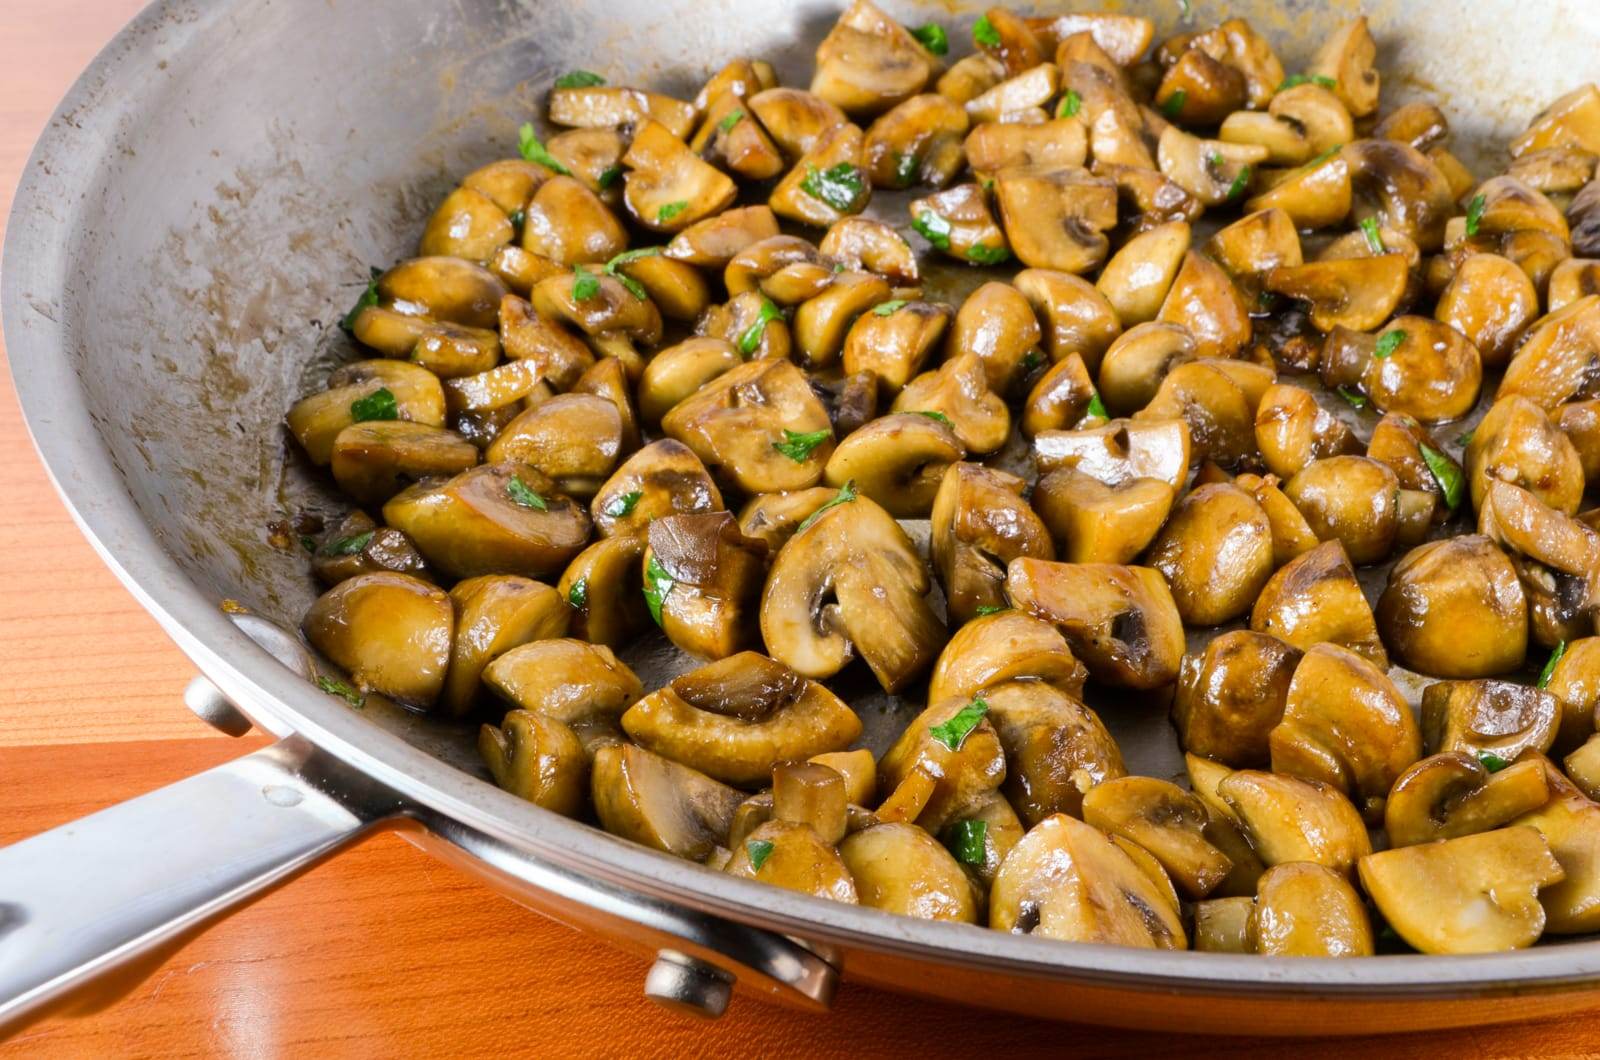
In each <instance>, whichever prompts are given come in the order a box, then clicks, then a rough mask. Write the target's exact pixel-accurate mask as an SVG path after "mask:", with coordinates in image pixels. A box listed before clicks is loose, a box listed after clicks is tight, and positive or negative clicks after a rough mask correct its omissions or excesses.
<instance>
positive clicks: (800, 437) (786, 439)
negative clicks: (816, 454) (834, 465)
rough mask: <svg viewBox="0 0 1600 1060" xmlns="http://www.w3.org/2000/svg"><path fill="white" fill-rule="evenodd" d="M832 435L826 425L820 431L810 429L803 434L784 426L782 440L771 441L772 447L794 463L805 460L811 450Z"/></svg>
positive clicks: (801, 462)
mask: <svg viewBox="0 0 1600 1060" xmlns="http://www.w3.org/2000/svg"><path fill="white" fill-rule="evenodd" d="M832 437H833V430H832V429H831V428H828V427H824V428H823V429H822V430H820V431H810V432H807V433H804V434H802V433H801V432H799V431H791V430H790V429H789V428H787V427H785V428H784V429H783V441H781V442H773V443H772V448H774V449H776V450H777V451H778V452H780V453H782V454H783V455H784V456H786V457H788V458H789V459H790V460H793V461H794V462H795V463H797V464H803V463H805V462H806V458H807V457H809V456H810V455H811V450H813V449H815V448H816V447H817V446H819V445H821V444H822V443H823V442H826V441H828V440H829V439H830V438H832Z"/></svg>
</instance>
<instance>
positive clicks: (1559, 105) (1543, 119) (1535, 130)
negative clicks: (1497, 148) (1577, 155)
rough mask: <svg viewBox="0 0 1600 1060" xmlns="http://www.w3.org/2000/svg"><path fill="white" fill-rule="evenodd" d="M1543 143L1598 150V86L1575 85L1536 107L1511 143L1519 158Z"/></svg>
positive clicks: (1512, 150) (1537, 148) (1599, 127)
mask: <svg viewBox="0 0 1600 1060" xmlns="http://www.w3.org/2000/svg"><path fill="white" fill-rule="evenodd" d="M1546 147H1577V148H1581V149H1583V150H1585V151H1589V152H1591V153H1595V154H1600V88H1597V87H1596V86H1595V85H1594V84H1587V85H1584V86H1582V87H1581V88H1575V89H1573V90H1572V91H1571V92H1568V93H1567V94H1566V95H1564V96H1562V97H1561V98H1560V99H1557V100H1556V101H1555V102H1554V103H1552V104H1550V105H1549V106H1548V107H1546V108H1545V109H1544V110H1542V111H1540V112H1539V114H1538V116H1536V117H1535V118H1534V119H1533V121H1531V122H1529V123H1528V129H1527V131H1526V132H1524V133H1523V134H1522V135H1521V136H1519V137H1518V138H1517V139H1516V140H1514V141H1512V144H1511V155H1512V157H1513V158H1520V157H1522V156H1523V155H1525V154H1527V153H1528V152H1530V151H1537V150H1541V149H1543V148H1546Z"/></svg>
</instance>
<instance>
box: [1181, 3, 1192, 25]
mask: <svg viewBox="0 0 1600 1060" xmlns="http://www.w3.org/2000/svg"><path fill="white" fill-rule="evenodd" d="M1178 17H1179V18H1180V19H1182V20H1183V21H1185V22H1187V21H1189V20H1190V19H1191V18H1193V17H1194V9H1193V8H1192V7H1190V6H1189V0H1178Z"/></svg>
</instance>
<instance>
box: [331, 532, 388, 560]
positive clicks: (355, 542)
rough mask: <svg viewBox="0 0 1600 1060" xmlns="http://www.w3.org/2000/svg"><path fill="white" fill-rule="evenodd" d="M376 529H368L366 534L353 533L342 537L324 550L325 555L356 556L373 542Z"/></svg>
mask: <svg viewBox="0 0 1600 1060" xmlns="http://www.w3.org/2000/svg"><path fill="white" fill-rule="evenodd" d="M376 533H377V531H376V530H368V531H367V532H366V533H364V534H352V535H351V536H349V537H342V538H340V539H339V540H337V541H335V542H334V543H333V544H331V545H329V546H328V547H327V548H325V549H323V550H322V554H323V555H324V556H354V555H355V554H356V553H358V552H360V551H361V550H362V549H364V548H366V547H367V545H368V544H370V543H371V542H372V537H373V535H374V534H376Z"/></svg>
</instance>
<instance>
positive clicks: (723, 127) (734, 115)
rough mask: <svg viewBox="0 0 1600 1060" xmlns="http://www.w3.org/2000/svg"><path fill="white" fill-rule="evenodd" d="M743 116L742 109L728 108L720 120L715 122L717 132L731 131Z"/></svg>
mask: <svg viewBox="0 0 1600 1060" xmlns="http://www.w3.org/2000/svg"><path fill="white" fill-rule="evenodd" d="M743 118H744V111H742V110H730V111H729V112H728V113H727V114H725V115H724V116H723V118H722V120H721V121H719V122H717V129H718V131H719V132H732V131H733V127H734V126H735V125H738V124H739V122H740V121H741V120H742V119H743Z"/></svg>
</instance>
